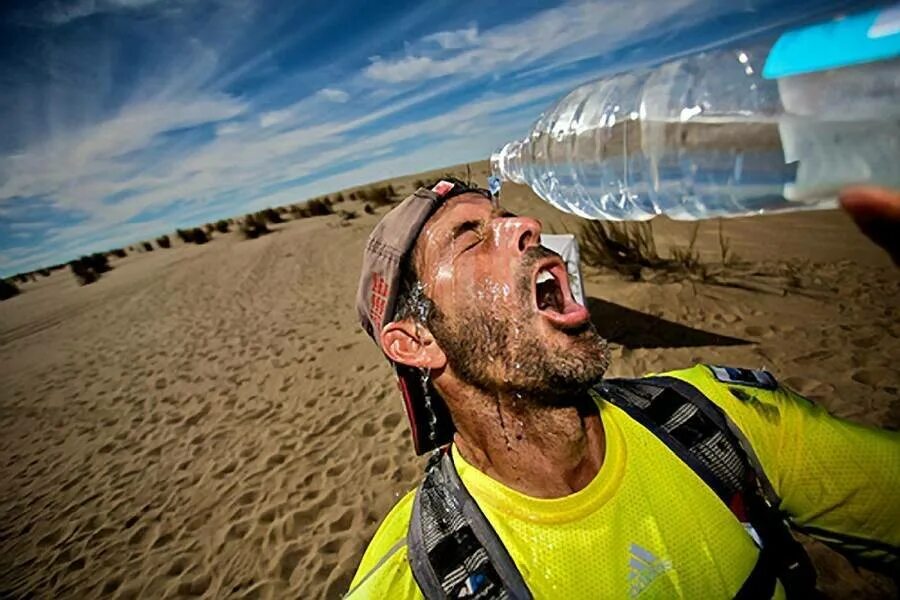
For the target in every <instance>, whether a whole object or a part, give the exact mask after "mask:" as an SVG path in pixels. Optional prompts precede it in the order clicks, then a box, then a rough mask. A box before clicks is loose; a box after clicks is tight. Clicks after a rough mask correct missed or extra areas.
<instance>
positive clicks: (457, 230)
mask: <svg viewBox="0 0 900 600" xmlns="http://www.w3.org/2000/svg"><path fill="white" fill-rule="evenodd" d="M515 216H516V215H515V213H512V212H510V211H508V210H503V209H495V210H494V211H493V212H492V213H491V217H494V218H498V217H499V218H501V219H508V218H511V217H515ZM483 225H484V221H483V220H482V219H469V220H467V221H463V222H462V223H458V224H456V225H455V226H454V227H453V229H451V230H450V239H451V240H455V239H456V238H458V237H459V236H461V235H462V234H464V233H466V232H469V231H476V230H477V229H478V228H479V227H481V226H483Z"/></svg>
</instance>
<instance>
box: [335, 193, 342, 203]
mask: <svg viewBox="0 0 900 600" xmlns="http://www.w3.org/2000/svg"><path fill="white" fill-rule="evenodd" d="M343 201H344V194H342V193H341V192H338V193H337V194H335V195H334V204H340V203H341V202H343Z"/></svg>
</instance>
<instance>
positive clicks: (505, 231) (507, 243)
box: [494, 217, 541, 254]
mask: <svg viewBox="0 0 900 600" xmlns="http://www.w3.org/2000/svg"><path fill="white" fill-rule="evenodd" d="M494 229H495V236H494V239H495V240H496V241H497V245H498V246H500V247H503V248H508V249H509V250H512V251H513V252H515V253H517V254H522V253H523V252H525V251H526V250H528V249H529V248H531V247H533V246H539V245H540V244H541V222H540V221H538V220H537V219H532V218H531V217H505V218H500V219H496V220H495V221H494Z"/></svg>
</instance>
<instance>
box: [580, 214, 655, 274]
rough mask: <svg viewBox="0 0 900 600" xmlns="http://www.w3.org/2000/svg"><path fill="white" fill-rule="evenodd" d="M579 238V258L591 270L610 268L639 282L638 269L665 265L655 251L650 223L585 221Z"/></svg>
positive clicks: (639, 270) (639, 271)
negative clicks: (593, 268)
mask: <svg viewBox="0 0 900 600" xmlns="http://www.w3.org/2000/svg"><path fill="white" fill-rule="evenodd" d="M578 237H579V238H580V239H579V245H580V247H581V259H582V261H583V262H584V264H586V265H589V266H591V267H595V268H606V269H612V270H613V271H616V272H618V273H620V274H622V275H625V276H626V277H629V278H631V279H634V280H638V279H640V278H641V269H643V268H650V269H655V268H660V267H663V266H664V265H665V264H666V261H665V260H664V259H661V258H660V257H659V253H658V252H657V251H656V240H655V239H654V237H653V225H652V224H651V223H650V222H649V221H642V222H639V223H618V222H612V221H585V223H584V224H583V225H582V226H581V231H580V232H579V235H578Z"/></svg>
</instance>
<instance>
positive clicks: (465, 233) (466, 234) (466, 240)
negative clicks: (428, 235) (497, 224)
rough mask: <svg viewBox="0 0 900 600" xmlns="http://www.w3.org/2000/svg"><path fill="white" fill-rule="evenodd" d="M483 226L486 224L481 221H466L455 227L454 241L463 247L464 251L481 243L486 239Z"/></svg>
mask: <svg viewBox="0 0 900 600" xmlns="http://www.w3.org/2000/svg"><path fill="white" fill-rule="evenodd" d="M483 228H484V224H483V223H482V222H481V221H475V220H472V221H464V222H462V223H460V224H459V225H457V226H456V227H454V228H453V232H452V236H453V241H454V243H455V244H458V245H459V246H461V247H462V252H465V251H466V250H469V249H471V248H474V247H475V246H477V245H478V244H479V243H481V241H482V240H483V239H484V235H483Z"/></svg>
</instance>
